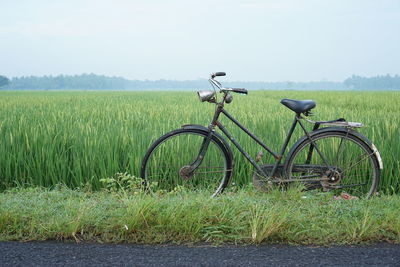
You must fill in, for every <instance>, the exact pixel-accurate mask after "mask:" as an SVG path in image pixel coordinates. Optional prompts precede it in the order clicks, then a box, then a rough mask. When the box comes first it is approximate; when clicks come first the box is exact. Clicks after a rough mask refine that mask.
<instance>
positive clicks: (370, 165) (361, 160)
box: [288, 134, 377, 197]
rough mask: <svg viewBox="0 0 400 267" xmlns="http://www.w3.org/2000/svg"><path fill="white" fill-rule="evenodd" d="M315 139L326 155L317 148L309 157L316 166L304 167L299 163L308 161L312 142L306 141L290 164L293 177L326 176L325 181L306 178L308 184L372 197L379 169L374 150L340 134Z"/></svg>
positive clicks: (289, 170) (307, 186) (289, 171)
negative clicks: (311, 180) (310, 180)
mask: <svg viewBox="0 0 400 267" xmlns="http://www.w3.org/2000/svg"><path fill="white" fill-rule="evenodd" d="M313 141H314V142H315V143H316V145H317V147H318V148H319V150H320V152H321V154H322V155H323V156H321V155H320V154H319V153H318V151H316V149H315V148H314V149H313V153H312V158H311V161H309V164H310V165H311V166H312V167H310V168H309V169H301V168H299V167H297V166H300V165H301V164H305V163H307V158H308V155H309V151H310V146H312V144H311V143H310V142H306V143H305V144H303V145H301V147H300V148H299V149H298V150H297V153H295V155H293V160H292V162H291V164H290V167H289V168H288V176H289V177H290V178H291V179H299V178H300V179H304V178H314V179H319V178H323V179H326V180H325V181H322V182H305V185H306V188H309V189H315V188H322V189H325V190H329V191H334V192H335V194H340V192H346V193H349V194H351V195H355V196H367V197H368V196H370V195H371V194H373V193H374V191H375V187H376V184H375V183H376V176H377V173H376V172H377V171H376V166H375V164H374V160H373V152H372V151H371V150H370V149H369V148H368V147H367V146H366V145H365V144H363V143H361V141H358V140H355V139H353V138H351V137H350V136H345V135H340V134H337V135H329V136H321V137H316V138H315V139H313ZM324 158H325V159H324ZM326 161H327V162H328V163H329V165H330V168H329V167H327V164H326Z"/></svg>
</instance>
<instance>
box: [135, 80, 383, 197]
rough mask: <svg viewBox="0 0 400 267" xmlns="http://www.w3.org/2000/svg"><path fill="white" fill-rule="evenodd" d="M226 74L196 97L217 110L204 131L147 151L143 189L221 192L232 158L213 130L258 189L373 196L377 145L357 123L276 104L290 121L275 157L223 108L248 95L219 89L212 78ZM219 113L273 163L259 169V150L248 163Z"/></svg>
mask: <svg viewBox="0 0 400 267" xmlns="http://www.w3.org/2000/svg"><path fill="white" fill-rule="evenodd" d="M225 75H226V74H225V73H224V72H216V73H213V74H211V77H210V78H209V82H210V83H211V85H212V87H213V89H214V90H205V91H204V90H203V91H198V92H197V94H198V97H199V100H200V101H201V102H209V103H212V104H215V105H216V109H215V113H214V116H213V119H212V121H211V123H210V125H209V126H208V127H204V126H202V125H196V124H188V125H182V127H181V128H180V129H177V130H173V131H171V132H169V133H166V134H165V135H163V136H161V137H160V138H159V139H157V140H156V141H155V142H154V143H153V144H152V145H151V146H150V148H149V149H148V151H147V152H146V154H145V156H144V158H143V162H142V166H141V177H142V179H143V183H144V186H145V188H146V189H149V188H150V187H155V188H158V189H163V190H174V188H176V187H177V186H185V187H189V188H191V189H196V188H208V189H212V191H213V194H212V196H216V195H218V194H220V193H222V192H223V191H224V189H225V188H226V187H227V186H228V184H229V181H230V180H231V177H232V174H233V169H234V159H233V153H232V150H231V148H230V146H229V144H228V142H227V141H226V140H225V138H224V137H222V136H221V135H220V134H219V133H217V132H216V128H218V129H220V130H221V131H222V133H223V134H224V135H225V136H226V137H227V138H228V139H229V140H230V141H231V142H232V143H233V145H234V146H236V147H237V149H238V150H239V151H240V152H241V153H242V154H243V156H244V157H245V158H246V159H247V160H248V161H249V162H250V163H251V165H253V166H254V168H255V174H254V177H253V180H255V182H256V183H258V184H257V185H258V186H260V185H261V186H270V185H273V184H280V185H282V184H283V185H286V184H289V183H293V182H301V183H303V184H304V186H305V188H306V189H322V191H332V190H337V191H346V192H347V193H350V194H352V195H357V196H366V197H370V196H372V195H373V194H374V193H375V192H376V189H377V186H378V183H379V179H380V173H381V170H382V168H383V163H382V159H381V156H380V154H379V151H378V150H377V148H376V146H375V145H374V144H373V143H372V142H371V141H370V140H368V139H367V138H366V137H365V136H363V135H362V134H360V133H359V132H357V131H356V130H355V129H356V128H359V127H362V126H363V125H362V124H361V123H358V122H348V121H346V120H345V119H343V118H340V119H337V120H331V121H312V120H310V119H309V118H308V117H309V116H310V115H311V114H312V113H311V110H312V109H313V108H314V107H315V106H316V103H315V102H314V101H312V100H303V101H300V100H291V99H282V100H281V103H282V104H283V105H284V106H286V107H287V108H289V109H290V110H292V111H293V112H294V113H295V116H294V120H293V123H292V125H291V127H290V129H289V131H288V134H287V136H286V138H285V140H284V143H283V145H282V147H281V150H280V152H279V153H277V152H274V151H272V150H271V149H270V148H269V147H268V146H267V145H266V144H264V143H263V142H262V141H261V140H260V139H259V138H258V137H257V136H255V135H254V134H253V133H251V132H250V131H249V130H248V129H246V128H245V127H244V126H243V125H242V124H240V123H239V122H238V121H237V120H236V119H235V118H234V117H232V115H230V114H229V113H228V112H227V111H226V110H225V109H224V106H225V104H229V103H231V102H232V100H233V96H232V93H238V94H248V91H247V90H246V89H244V88H224V87H223V86H222V85H221V83H220V82H218V81H217V80H216V77H218V76H225ZM217 89H218V90H219V92H220V93H221V94H222V99H221V101H218V99H217ZM221 114H224V115H225V117H227V118H228V119H229V120H231V121H232V122H233V123H234V124H235V125H236V126H238V127H239V128H240V129H241V130H242V131H244V132H245V133H246V134H247V135H248V136H250V137H251V138H252V139H253V140H254V141H255V142H256V143H258V144H259V145H260V146H261V147H262V148H263V149H264V150H266V151H267V152H268V153H269V154H271V155H272V156H273V157H274V159H275V162H274V163H273V164H264V165H262V164H259V163H258V161H259V159H260V158H261V157H262V156H263V153H262V151H260V152H259V153H258V154H257V155H256V159H253V158H252V157H251V156H250V155H249V154H248V153H247V152H246V151H245V150H244V149H243V148H242V147H241V145H240V144H239V143H238V142H237V141H236V140H235V139H234V138H233V136H232V135H231V134H230V132H229V131H228V130H227V129H226V128H225V127H224V126H223V125H222V124H221V122H220V121H219V120H218V119H219V116H220V115H221ZM302 121H306V122H308V123H312V124H314V127H313V130H312V131H307V129H306V127H305V126H304V124H303V122H302ZM297 125H300V128H301V129H302V130H303V131H304V133H305V135H304V136H303V137H301V138H300V139H299V140H298V141H297V142H296V143H295V144H294V145H293V146H292V148H291V149H290V150H289V152H288V153H287V156H286V160H285V162H284V163H282V162H281V161H282V159H283V156H284V153H285V151H286V148H287V146H288V143H289V140H290V139H291V137H292V134H293V132H294V130H295V128H296V126H297ZM321 126H323V127H321Z"/></svg>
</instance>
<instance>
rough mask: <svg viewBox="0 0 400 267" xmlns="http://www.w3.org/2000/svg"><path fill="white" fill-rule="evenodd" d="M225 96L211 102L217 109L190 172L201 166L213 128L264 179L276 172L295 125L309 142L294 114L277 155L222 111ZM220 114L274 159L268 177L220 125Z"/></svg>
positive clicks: (297, 117)
mask: <svg viewBox="0 0 400 267" xmlns="http://www.w3.org/2000/svg"><path fill="white" fill-rule="evenodd" d="M227 94H228V93H226V92H225V95H224V97H223V100H222V101H221V102H219V103H216V102H212V101H211V102H212V103H215V104H216V105H217V108H216V110H215V113H214V117H213V120H212V121H211V123H210V125H209V127H208V129H209V131H210V132H209V134H208V136H207V137H206V138H205V139H204V141H203V143H202V146H201V148H200V151H199V155H198V156H197V158H196V160H195V161H194V162H193V163H192V164H191V165H190V166H191V169H192V171H194V170H195V169H196V168H197V167H198V166H199V165H200V164H201V161H202V159H203V158H204V156H205V153H206V151H207V147H208V145H209V143H210V141H211V138H212V136H213V133H214V131H215V127H218V128H219V129H220V130H221V131H222V132H223V133H224V134H225V136H226V137H227V138H228V139H229V140H230V141H231V142H232V143H233V144H234V145H235V146H236V148H237V149H238V150H239V151H240V152H241V153H242V154H243V156H244V157H245V158H246V159H247V160H248V161H249V162H250V163H251V164H252V165H253V166H254V168H256V170H257V171H258V172H259V173H260V174H262V176H264V177H265V178H269V177H272V176H273V175H274V174H275V172H276V170H277V168H278V166H279V164H280V163H281V160H282V158H283V154H284V153H285V150H286V148H287V146H288V144H289V141H290V139H291V137H292V134H293V132H294V130H295V128H296V126H297V124H300V126H301V128H302V129H303V130H304V132H305V134H306V135H307V137H308V138H309V139H310V140H311V137H310V136H309V134H308V132H307V130H306V128H305V127H304V126H303V124H302V123H301V121H300V119H301V116H300V114H296V115H295V118H294V120H293V123H292V125H291V127H290V129H289V131H288V133H287V136H286V138H285V141H284V143H283V145H282V147H281V150H280V152H279V153H276V152H274V151H273V150H272V149H270V148H269V147H268V146H267V145H266V144H265V143H264V142H262V141H261V140H260V138H258V137H257V136H256V135H254V134H253V133H252V132H250V131H249V130H248V129H247V128H246V127H245V126H243V125H242V124H241V123H240V122H239V121H237V120H236V119H235V118H234V117H233V116H232V115H230V114H229V113H228V112H227V111H226V110H225V109H224V103H225V99H226V97H227ZM221 113H222V114H224V115H225V116H226V117H227V118H228V119H229V120H231V121H232V122H233V123H234V124H236V125H237V126H238V127H239V128H240V129H241V130H242V131H244V132H245V133H246V134H247V135H248V136H250V137H251V138H252V139H253V140H254V141H256V142H257V143H258V144H259V145H260V146H261V147H263V148H264V149H265V150H266V151H267V152H268V153H270V154H271V155H272V156H273V157H274V158H275V163H274V165H273V168H272V171H271V174H270V176H268V175H267V174H266V173H265V172H264V170H263V169H262V168H261V167H260V165H258V164H257V163H256V161H255V160H254V159H253V158H252V157H251V156H250V155H249V154H248V153H247V152H246V151H245V150H244V149H243V147H242V146H241V145H240V144H239V143H238V142H237V141H236V140H235V139H234V138H233V136H232V134H231V133H230V132H229V131H228V130H227V129H226V127H225V126H223V125H222V123H221V122H220V121H219V120H218V119H219V117H220V114H221ZM313 145H314V147H313V149H314V148H315V149H316V151H317V152H318V153H319V154H320V155H321V156H322V154H321V153H320V152H319V150H318V147H317V146H316V144H314V142H313ZM311 154H312V151H311V152H310V154H309V157H311ZM322 157H323V156H322ZM323 158H325V157H323ZM324 161H325V162H326V160H325V159H324ZM326 163H327V162H326ZM327 165H328V166H329V164H327Z"/></svg>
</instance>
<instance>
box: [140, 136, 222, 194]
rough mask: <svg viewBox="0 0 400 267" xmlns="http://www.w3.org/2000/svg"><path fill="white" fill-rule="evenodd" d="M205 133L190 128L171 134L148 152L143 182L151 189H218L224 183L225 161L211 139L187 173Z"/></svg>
mask: <svg viewBox="0 0 400 267" xmlns="http://www.w3.org/2000/svg"><path fill="white" fill-rule="evenodd" d="M204 138H205V136H204V135H202V134H198V133H193V132H183V133H177V134H174V135H171V136H169V137H167V138H165V139H164V140H163V141H162V142H160V143H159V144H158V145H157V146H156V147H155V148H154V149H153V150H152V151H151V153H150V155H149V156H148V159H147V161H146V163H145V166H144V177H143V178H144V179H145V182H146V186H147V187H148V188H150V189H151V190H153V191H157V190H166V191H172V190H177V188H179V187H180V186H182V187H185V188H188V189H190V190H199V189H205V190H209V191H211V192H213V195H216V194H218V193H220V192H221V191H222V190H223V188H224V185H225V180H226V173H227V171H228V163H227V160H226V158H225V154H224V151H223V150H222V149H221V147H219V146H218V145H217V144H216V143H215V142H214V140H211V142H210V144H209V147H208V149H207V152H206V154H205V156H204V159H203V160H202V163H201V164H200V166H199V167H198V168H197V169H196V170H195V171H194V173H191V174H188V173H187V167H188V166H190V164H191V163H192V162H194V160H195V159H196V158H197V155H198V153H199V151H200V148H201V144H202V142H203V140H204Z"/></svg>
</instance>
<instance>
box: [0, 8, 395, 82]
mask: <svg viewBox="0 0 400 267" xmlns="http://www.w3.org/2000/svg"><path fill="white" fill-rule="evenodd" d="M0 12H1V15H0V55H1V58H0V59H1V60H0V62H1V64H0V74H1V75H6V76H8V77H14V76H23V75H25V76H26V75H50V74H51V75H58V74H81V73H96V74H105V75H115V76H123V77H126V78H129V79H177V80H185V79H197V78H206V77H207V76H208V74H209V73H211V72H214V71H226V72H227V73H228V76H227V79H229V80H250V81H286V80H292V81H311V80H318V81H319V80H323V79H325V80H332V81H342V80H344V79H345V78H347V77H348V76H350V75H352V74H358V75H363V76H374V75H377V74H387V73H389V74H400V50H399V49H400V1H399V0H274V1H272V0H247V1H235V0H226V1H225V0H201V1H190V0H186V1H184V0H172V1H169V0H143V1H136V0H130V1H129V0H113V1H111V0H110V1H105V0H65V1H61V0H58V1H56V0H1V5H0Z"/></svg>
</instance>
